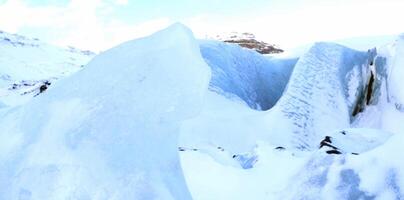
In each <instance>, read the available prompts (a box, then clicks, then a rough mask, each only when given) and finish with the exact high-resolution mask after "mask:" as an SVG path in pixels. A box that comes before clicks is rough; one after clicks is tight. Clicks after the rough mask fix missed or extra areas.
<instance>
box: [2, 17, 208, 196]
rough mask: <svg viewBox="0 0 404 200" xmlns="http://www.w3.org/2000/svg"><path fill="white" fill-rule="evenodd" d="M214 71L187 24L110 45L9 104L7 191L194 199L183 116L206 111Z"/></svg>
mask: <svg viewBox="0 0 404 200" xmlns="http://www.w3.org/2000/svg"><path fill="white" fill-rule="evenodd" d="M209 79H210V70H209V67H208V66H207V65H206V63H205V62H204V61H203V59H202V57H201V55H200V50H199V46H198V43H197V41H196V40H195V39H194V38H193V36H192V33H191V31H190V30H188V29H187V28H185V27H184V26H182V25H180V24H175V25H173V26H171V27H169V28H167V29H165V30H163V31H160V32H158V33H155V34H153V35H151V36H150V37H147V38H142V39H138V40H134V41H130V42H127V43H124V44H121V45H119V46H117V47H115V48H113V49H110V50H108V51H106V52H104V53H101V54H100V55H98V56H97V57H96V58H94V59H93V60H92V61H91V62H90V63H89V64H88V65H87V67H86V68H84V69H83V70H82V71H80V72H78V73H76V74H74V75H72V76H71V77H69V78H66V79H63V80H61V81H59V82H58V83H56V84H55V86H54V87H53V88H51V89H49V91H48V92H47V93H46V94H44V95H41V96H38V98H35V99H34V100H33V101H30V102H29V103H27V104H26V105H25V106H23V107H21V108H14V109H11V110H8V111H7V112H4V113H0V115H2V117H1V118H2V120H1V121H0V130H2V131H1V132H0V138H1V139H0V199H191V197H190V194H189V192H188V190H187V186H186V184H185V181H184V178H183V175H182V170H181V166H180V162H179V157H178V152H177V135H178V128H179V124H178V123H179V122H180V121H181V120H184V119H187V118H190V117H192V116H194V115H196V114H197V113H198V112H199V109H200V107H201V104H202V102H203V97H204V93H205V91H206V90H207V87H208V83H209Z"/></svg>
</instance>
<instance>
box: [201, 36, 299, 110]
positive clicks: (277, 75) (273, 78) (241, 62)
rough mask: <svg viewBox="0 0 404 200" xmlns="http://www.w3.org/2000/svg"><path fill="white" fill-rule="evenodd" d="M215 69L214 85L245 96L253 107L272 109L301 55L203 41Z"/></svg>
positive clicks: (205, 55) (205, 54) (204, 52)
mask: <svg viewBox="0 0 404 200" xmlns="http://www.w3.org/2000/svg"><path fill="white" fill-rule="evenodd" d="M200 46H201V53H202V56H203V58H204V59H205V61H206V63H207V64H208V65H209V66H210V67H211V69H212V80H211V82H210V88H211V90H213V91H216V92H218V93H220V94H222V95H224V96H227V97H228V98H232V97H237V98H240V99H242V100H243V101H245V102H246V103H247V105H249V106H250V107H251V108H253V109H257V110H261V109H262V110H268V109H270V108H271V107H272V106H273V105H275V103H276V102H277V101H278V99H279V98H280V97H281V95H282V93H283V90H284V89H285V87H286V84H287V83H288V81H289V77H290V74H291V72H292V70H293V67H294V65H295V64H296V61H297V59H275V58H267V57H264V56H262V55H261V54H259V53H257V52H255V51H252V50H246V49H243V48H241V47H240V46H238V45H234V44H226V43H223V42H215V41H200Z"/></svg>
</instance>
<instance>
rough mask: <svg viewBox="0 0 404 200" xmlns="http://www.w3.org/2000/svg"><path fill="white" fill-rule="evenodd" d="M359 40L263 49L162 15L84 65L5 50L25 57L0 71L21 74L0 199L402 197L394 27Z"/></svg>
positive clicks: (399, 49)
mask: <svg viewBox="0 0 404 200" xmlns="http://www.w3.org/2000/svg"><path fill="white" fill-rule="evenodd" d="M3 35H4V34H3ZM7 38H11V39H10V41H3V43H2V45H0V46H1V47H4V46H7V45H8V46H7V49H6V50H4V51H5V52H8V53H10V52H11V53H12V52H13V50H9V49H10V48H11V49H12V48H26V49H31V48H40V47H44V46H46V45H45V44H42V43H40V42H39V41H36V40H30V39H27V38H21V37H19V36H12V35H7ZM366 40H367V39H364V40H360V41H362V42H363V41H366ZM21 41H24V42H23V44H24V45H23V47H22V46H21V44H20V43H19V42H21ZM355 41H359V39H358V40H355ZM351 42H352V41H351ZM362 42H361V45H363V47H365V46H366V47H367V46H369V48H364V49H361V48H359V51H358V50H353V49H350V48H348V47H345V46H341V45H339V44H334V43H325V42H320V43H316V44H314V45H313V46H312V47H311V48H310V49H308V50H307V51H306V52H305V53H304V54H300V55H299V58H296V57H295V58H291V57H289V58H285V57H283V58H282V56H276V57H264V56H262V55H260V54H258V53H256V52H254V51H251V50H246V49H242V48H240V47H238V46H237V45H234V44H226V43H222V42H215V41H207V40H196V39H195V38H193V36H192V32H191V31H190V30H189V29H188V28H186V27H184V26H182V25H180V24H174V25H172V26H170V27H169V28H167V29H165V30H162V31H160V32H157V33H155V34H153V35H151V36H149V37H146V38H141V39H138V40H134V41H129V42H127V43H123V44H121V45H119V46H117V47H115V48H113V49H110V50H108V51H106V52H103V53H101V54H100V55H98V56H96V57H95V58H94V59H93V60H92V61H91V62H90V63H89V64H88V65H87V66H85V67H84V68H81V67H77V65H76V64H78V63H80V62H82V61H83V62H84V60H85V59H83V60H82V61H80V62H77V63H75V64H74V66H76V67H73V68H70V67H72V66H70V67H67V65H66V68H64V67H62V68H58V69H56V68H53V67H51V65H53V64H52V63H55V62H56V61H55V60H52V59H53V58H57V56H55V57H53V58H52V59H45V61H46V62H49V63H48V64H47V65H40V63H42V62H45V61H44V59H40V58H39V57H36V58H35V59H34V58H30V57H24V56H20V57H18V58H17V57H16V58H15V59H12V60H11V61H10V62H13V63H18V62H19V61H18V60H24V59H27V60H33V62H32V63H33V66H32V67H29V66H28V65H15V66H18V67H17V68H16V69H8V68H4V71H5V72H6V73H4V75H3V74H2V75H3V76H1V78H2V80H3V83H4V88H7V87H9V86H10V84H12V83H21V84H17V85H16V86H15V87H16V88H17V89H15V90H10V91H12V92H10V93H7V95H6V97H7V98H9V99H8V100H7V98H4V97H1V98H2V99H0V119H1V120H0V130H1V131H0V199H196V200H199V199H200V200H205V199H234V200H238V199H331V200H333V199H335V200H337V199H352V200H353V199H403V198H404V192H403V189H402V188H404V174H403V173H404V161H402V160H403V159H400V158H401V157H402V156H401V154H402V152H403V150H404V149H403V148H404V145H402V143H403V141H404V138H403V137H404V125H403V124H402V122H403V121H404V114H403V113H404V112H403V108H402V107H404V106H402V105H403V102H404V93H403V90H402V88H401V87H402V84H401V83H400V78H401V77H403V76H404V70H403V68H402V67H403V66H404V61H403V60H402V56H401V55H403V54H404V37H403V36H400V37H399V38H398V39H397V40H396V41H394V42H391V43H389V44H386V45H384V46H378V47H377V48H376V49H373V47H374V46H373V44H374V41H369V43H367V42H363V43H362ZM26 44H30V45H26ZM37 44H38V45H37ZM351 47H352V46H351ZM45 49H51V48H50V47H48V46H47V47H46V48H45ZM368 49H369V50H368ZM31 50H32V49H31ZM31 50H30V51H31ZM23 51H25V50H18V51H17V50H15V52H14V54H15V55H17V54H20V53H21V52H23ZM27 51H28V50H27ZM47 51H48V50H47ZM55 51H56V50H55ZM57 51H59V50H57ZM61 51H62V50H61ZM72 51H73V52H75V53H74V54H76V53H77V51H76V50H72ZM50 52H53V50H52V51H51V50H49V52H48V53H46V55H53V54H52V53H50ZM81 53H83V52H81ZM81 53H80V54H81ZM6 54H7V53H5V54H3V55H6ZM62 54H63V55H62ZM60 55H61V57H59V58H57V60H64V59H65V58H66V57H65V56H66V55H67V54H66V53H61V54H60ZM1 56H2V55H0V57H1ZM86 57H87V58H88V56H86ZM3 62H6V61H4V60H3ZM0 63H1V62H0ZM4 66H5V65H2V67H4ZM27 67H29V68H30V70H31V69H32V70H33V71H28V73H27V74H24V73H22V72H23V71H24V70H23V69H25V68H27ZM48 67H49V68H52V69H49V68H48ZM65 69H66V70H67V71H64V70H65ZM7 70H9V71H7ZM13 70H15V71H13ZM14 72H15V73H14ZM62 72H66V73H65V74H63V73H62ZM1 73H3V71H1ZM371 75H373V78H374V80H373V81H371V80H372V79H371ZM66 76H68V77H67V78H65V77H66ZM51 77H56V78H55V79H52V78H51ZM45 80H51V81H52V85H51V87H50V88H49V89H48V90H46V91H45V92H43V93H41V94H39V95H38V96H36V97H35V98H32V96H31V97H18V98H17V96H15V97H13V98H11V96H12V95H15V94H18V92H23V91H29V90H32V89H33V90H34V91H35V88H36V87H38V86H39V85H41V84H43V81H45ZM56 80H57V81H56ZM24 84H26V85H28V86H27V87H22V88H20V87H21V85H22V86H24ZM16 91H18V92H16ZM11 93H12V94H11ZM21 98H26V100H19V99H21ZM2 101H3V103H2ZM13 105H21V106H13ZM326 138H329V141H327V144H328V145H322V146H321V144H324V143H325V140H326ZM329 150H334V151H333V152H330V151H329ZM332 153H334V154H332Z"/></svg>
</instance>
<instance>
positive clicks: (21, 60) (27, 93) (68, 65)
mask: <svg viewBox="0 0 404 200" xmlns="http://www.w3.org/2000/svg"><path fill="white" fill-rule="evenodd" d="M94 55H95V54H94V53H92V52H89V51H81V50H78V49H74V48H72V47H69V48H61V47H57V46H53V45H49V44H46V43H44V42H41V41H40V40H38V39H30V38H26V37H24V36H20V35H16V34H9V33H6V32H0V102H3V103H4V104H6V105H7V106H17V105H22V104H24V103H26V102H28V101H29V100H31V99H32V97H33V96H34V95H35V94H36V93H37V90H39V87H40V85H41V84H43V82H44V81H50V82H54V81H57V80H58V79H61V78H64V77H66V76H69V75H70V74H72V73H74V72H77V71H79V70H80V69H81V68H82V67H83V66H84V65H85V64H87V63H88V61H90V59H92V58H93V57H94ZM13 84H17V85H18V86H19V87H18V88H15V89H13Z"/></svg>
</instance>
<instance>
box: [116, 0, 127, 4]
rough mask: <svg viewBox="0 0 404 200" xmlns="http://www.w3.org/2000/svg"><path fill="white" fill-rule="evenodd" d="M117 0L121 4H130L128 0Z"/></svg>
mask: <svg viewBox="0 0 404 200" xmlns="http://www.w3.org/2000/svg"><path fill="white" fill-rule="evenodd" d="M115 2H116V3H117V4H119V5H127V4H128V0H115Z"/></svg>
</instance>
